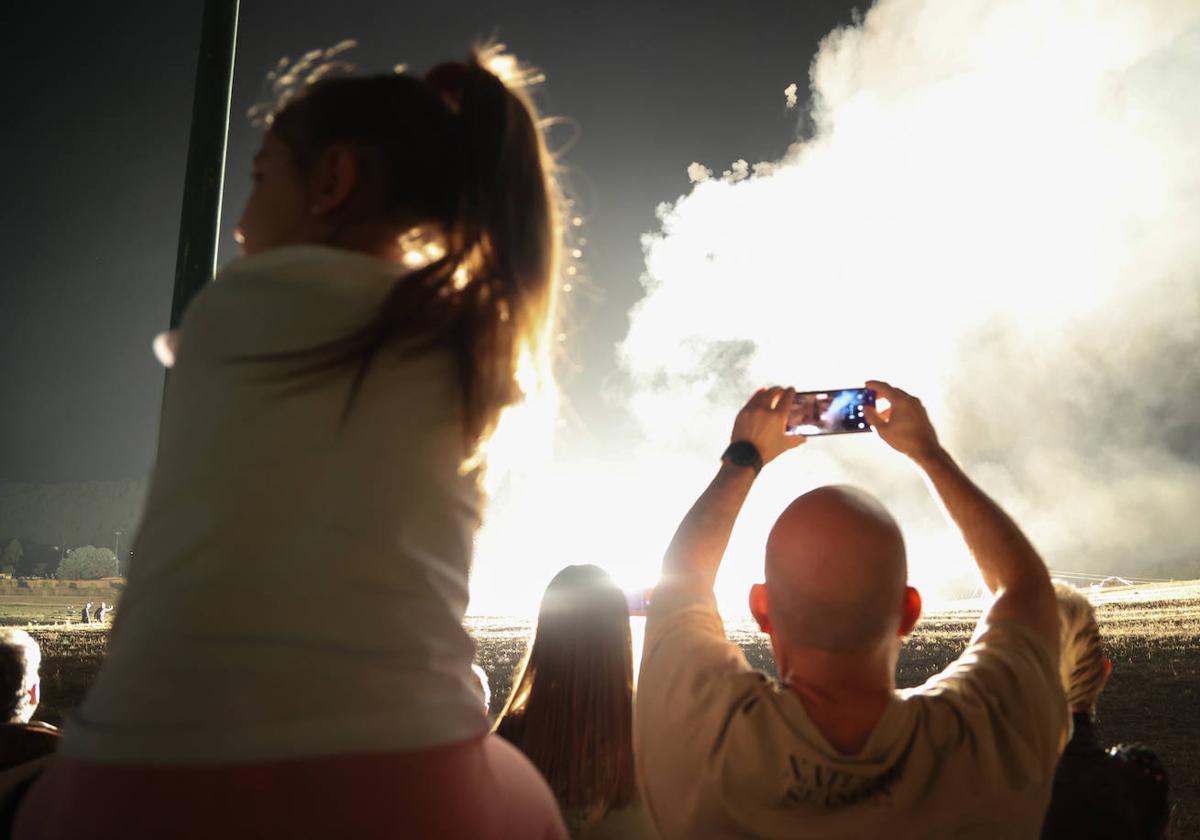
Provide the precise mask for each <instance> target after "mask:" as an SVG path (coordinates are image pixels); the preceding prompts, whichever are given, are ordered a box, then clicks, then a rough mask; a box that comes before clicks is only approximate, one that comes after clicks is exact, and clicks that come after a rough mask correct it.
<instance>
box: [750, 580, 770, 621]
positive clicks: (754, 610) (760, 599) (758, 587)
mask: <svg viewBox="0 0 1200 840" xmlns="http://www.w3.org/2000/svg"><path fill="white" fill-rule="evenodd" d="M750 614H751V615H753V616H754V620H755V621H757V622H758V629H760V630H762V631H763V632H764V633H770V632H771V619H770V616H769V613H768V610H767V585H766V584H765V583H756V584H754V585H753V586H751V587H750Z"/></svg>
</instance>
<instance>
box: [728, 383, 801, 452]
mask: <svg viewBox="0 0 1200 840" xmlns="http://www.w3.org/2000/svg"><path fill="white" fill-rule="evenodd" d="M794 396H796V389H795V388H759V389H758V391H757V392H756V393H755V394H754V396H753V397H751V398H750V401H749V402H747V403H746V405H745V406H743V407H742V410H741V411H739V412H738V416H737V419H736V420H734V421H733V434H732V435H730V437H729V439H730V440H731V441H733V440H744V441H748V442H750V443H752V444H754V448H755V449H757V450H758V454H759V456H760V457H761V458H762V460H763V464H769V463H770V462H771V461H773V460H775V458H776V457H777V456H779V455H780V454H782V453H784V452H786V451H787V450H789V449H795V448H796V447H797V446H799V445H800V444H802V443H804V441H805V440H807V438H805V437H804V436H803V435H789V434H788V433H787V421H788V413H789V412H790V411H791V408H792V398H793V397H794Z"/></svg>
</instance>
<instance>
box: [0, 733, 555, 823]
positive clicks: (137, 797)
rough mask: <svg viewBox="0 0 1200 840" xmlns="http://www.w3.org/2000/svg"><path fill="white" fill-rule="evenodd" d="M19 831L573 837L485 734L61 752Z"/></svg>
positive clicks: (549, 798) (524, 771) (521, 765)
mask: <svg viewBox="0 0 1200 840" xmlns="http://www.w3.org/2000/svg"><path fill="white" fill-rule="evenodd" d="M13 837H14V838H15V840H78V838H80V837H86V838H88V840H107V838H114V840H115V838H122V840H142V838H156V840H160V839H161V838H165V837H170V838H177V839H178V840H188V839H190V838H196V840H199V839H200V838H205V840H208V838H222V840H225V839H226V838H229V840H234V839H235V838H256V840H257V838H272V837H281V838H289V840H300V838H306V837H353V838H364V839H368V838H385V837H386V838H401V837H403V838H424V837H430V838H459V837H461V838H468V837H469V838H485V840H486V839H487V838H496V840H500V838H524V837H528V838H534V840H566V837H567V832H566V829H565V828H564V827H563V822H562V817H561V816H560V814H559V810H558V806H557V804H556V803H555V800H554V796H553V795H552V794H551V793H550V789H549V788H548V787H547V786H546V783H545V781H544V780H543V779H542V777H541V776H540V775H539V774H538V772H537V770H536V769H534V767H533V765H532V764H530V763H529V761H528V760H527V759H526V758H525V756H523V755H522V754H521V753H520V752H518V751H517V750H516V749H515V748H514V747H513V746H511V745H510V744H508V743H507V742H506V741H504V740H502V739H500V738H498V737H496V736H494V735H488V736H485V737H481V738H476V739H473V740H470V741H464V742H462V743H459V744H451V745H449V746H445V747H434V748H431V749H426V750H418V751H415V752H407V753H390V754H389V753H381V754H377V755H376V754H372V755H354V756H332V757H322V758H312V759H295V760H287V761H274V762H269V763H261V764H249V765H246V764H242V765H230V766H224V765H222V766H206V767H119V766H113V765H103V764H88V763H84V762H80V761H70V760H66V759H63V760H60V761H58V762H57V763H55V764H54V765H52V766H51V768H50V769H49V770H47V771H46V773H45V774H43V775H42V777H41V778H40V779H38V780H37V782H36V783H35V784H34V785H33V787H32V788H31V789H30V791H29V794H28V795H27V796H26V798H25V801H24V802H23V803H22V805H21V809H20V811H19V813H18V814H17V819H16V824H15V831H14V833H13Z"/></svg>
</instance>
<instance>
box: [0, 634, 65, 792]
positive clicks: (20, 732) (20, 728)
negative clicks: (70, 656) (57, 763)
mask: <svg viewBox="0 0 1200 840" xmlns="http://www.w3.org/2000/svg"><path fill="white" fill-rule="evenodd" d="M41 663H42V651H41V648H39V647H38V643H37V640H35V639H34V638H33V637H32V636H30V635H29V633H28V632H26V631H25V630H21V629H19V628H14V627H6V628H3V629H0V770H7V769H8V768H10V767H15V766H17V765H19V764H25V763H26V762H29V761H33V760H34V759H37V758H41V757H42V756H44V755H49V754H50V753H52V752H54V750H55V749H57V748H58V740H59V737H58V736H59V732H58V729H56V728H55V727H53V726H51V725H50V724H48V723H42V722H40V721H37V722H31V718H32V717H33V713H34V712H36V711H37V707H38V702H39V696H40V692H41V677H40V676H39V674H38V669H39V668H40V667H41Z"/></svg>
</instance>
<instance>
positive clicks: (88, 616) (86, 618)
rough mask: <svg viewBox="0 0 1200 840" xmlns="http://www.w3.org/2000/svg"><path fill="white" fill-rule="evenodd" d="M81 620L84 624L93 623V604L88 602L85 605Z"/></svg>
mask: <svg viewBox="0 0 1200 840" xmlns="http://www.w3.org/2000/svg"><path fill="white" fill-rule="evenodd" d="M79 620H80V621H82V622H83V623H84V624H91V623H92V602H91V601H88V602H87V603H86V604H84V605H83V613H82V614H81V615H80V616H79Z"/></svg>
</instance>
